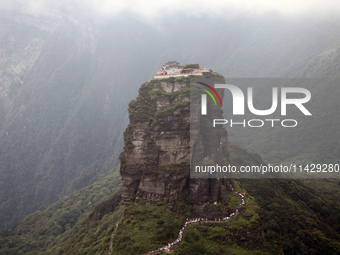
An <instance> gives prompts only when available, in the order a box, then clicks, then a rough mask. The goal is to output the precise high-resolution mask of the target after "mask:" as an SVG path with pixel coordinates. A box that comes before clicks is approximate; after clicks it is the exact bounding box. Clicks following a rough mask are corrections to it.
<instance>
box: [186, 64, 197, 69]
mask: <svg viewBox="0 0 340 255" xmlns="http://www.w3.org/2000/svg"><path fill="white" fill-rule="evenodd" d="M182 67H183V69H186V68H194V69H199V68H200V64H186V65H184V66H182Z"/></svg>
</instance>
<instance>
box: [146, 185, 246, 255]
mask: <svg viewBox="0 0 340 255" xmlns="http://www.w3.org/2000/svg"><path fill="white" fill-rule="evenodd" d="M229 186H230V187H231V190H232V192H233V194H234V195H239V196H240V197H241V198H242V202H241V204H239V205H238V206H237V207H236V211H235V212H233V213H231V214H230V215H229V216H227V217H224V218H222V220H221V219H220V218H219V219H217V218H215V219H208V218H195V219H190V220H189V219H188V218H187V220H186V222H185V223H184V224H183V226H182V228H181V229H180V231H179V234H178V237H177V239H176V240H174V241H173V242H171V243H168V245H166V246H164V247H162V248H158V249H156V250H154V251H150V252H148V253H146V254H155V253H158V252H161V251H165V252H173V250H172V248H173V247H174V246H175V245H176V244H178V243H180V242H181V241H182V237H183V232H184V230H185V229H186V228H187V226H188V225H190V224H197V223H199V222H202V223H203V224H204V222H211V221H215V222H221V221H222V222H226V221H229V220H230V219H231V218H233V217H234V216H235V215H236V213H238V208H239V207H240V206H243V205H245V196H246V194H245V193H240V192H237V191H234V187H233V186H232V185H231V184H230V183H229Z"/></svg>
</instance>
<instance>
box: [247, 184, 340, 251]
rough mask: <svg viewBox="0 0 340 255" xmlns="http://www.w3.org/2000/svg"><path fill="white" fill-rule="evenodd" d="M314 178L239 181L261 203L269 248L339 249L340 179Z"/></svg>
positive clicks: (286, 249)
mask: <svg viewBox="0 0 340 255" xmlns="http://www.w3.org/2000/svg"><path fill="white" fill-rule="evenodd" d="M315 182H316V183H314V181H311V180H307V181H302V180H270V179H265V180H243V181H242V183H243V185H244V186H245V187H246V189H247V191H248V192H249V193H250V194H251V195H252V196H254V197H256V201H257V203H258V205H259V207H260V210H259V215H260V216H261V219H262V220H263V230H264V233H265V234H264V237H265V240H266V243H267V249H268V250H271V251H272V252H274V251H276V250H277V247H278V246H282V249H283V252H284V253H285V254H291V253H294V254H297V253H299V254H336V253H338V252H339V251H340V235H339V219H340V213H339V212H340V205H339V202H338V201H335V197H336V196H337V193H338V191H337V185H339V181H338V180H335V179H334V180H315ZM312 183H313V184H312ZM332 191H334V192H335V193H334V194H333V192H332ZM336 200H337V199H336ZM247 202H248V201H247ZM326 208H327V209H326Z"/></svg>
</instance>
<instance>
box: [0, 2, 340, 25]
mask: <svg viewBox="0 0 340 255" xmlns="http://www.w3.org/2000/svg"><path fill="white" fill-rule="evenodd" d="M0 9H2V10H18V11H22V12H25V13H29V14H33V15H47V16H49V15H57V16H58V15H62V14H66V15H76V16H77V15H80V14H81V15H86V16H93V17H114V16H115V15H117V14H120V13H132V14H134V15H137V16H140V17H143V18H146V19H151V20H152V19H154V18H159V17H164V16H167V15H168V14H176V13H183V14H186V15H193V16H202V15H206V16H210V17H226V18H227V17H230V16H233V15H237V14H242V13H250V14H259V15H261V14H264V13H268V12H277V13H280V14H282V15H284V16H301V15H302V16H306V15H307V16H313V17H329V16H338V15H339V14H340V1H338V0H185V1H183V0H162V1H160V0H124V1H123V0H57V1H55V0H54V1H53V0H28V1H27V0H0Z"/></svg>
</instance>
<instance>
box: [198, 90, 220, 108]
mask: <svg viewBox="0 0 340 255" xmlns="http://www.w3.org/2000/svg"><path fill="white" fill-rule="evenodd" d="M196 88H198V89H201V90H203V91H205V92H207V93H208V94H209V96H210V97H211V98H212V99H213V100H214V103H215V105H216V106H217V104H216V100H215V98H214V96H213V95H212V94H211V93H210V92H209V91H208V90H206V89H202V88H200V87H196Z"/></svg>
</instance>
